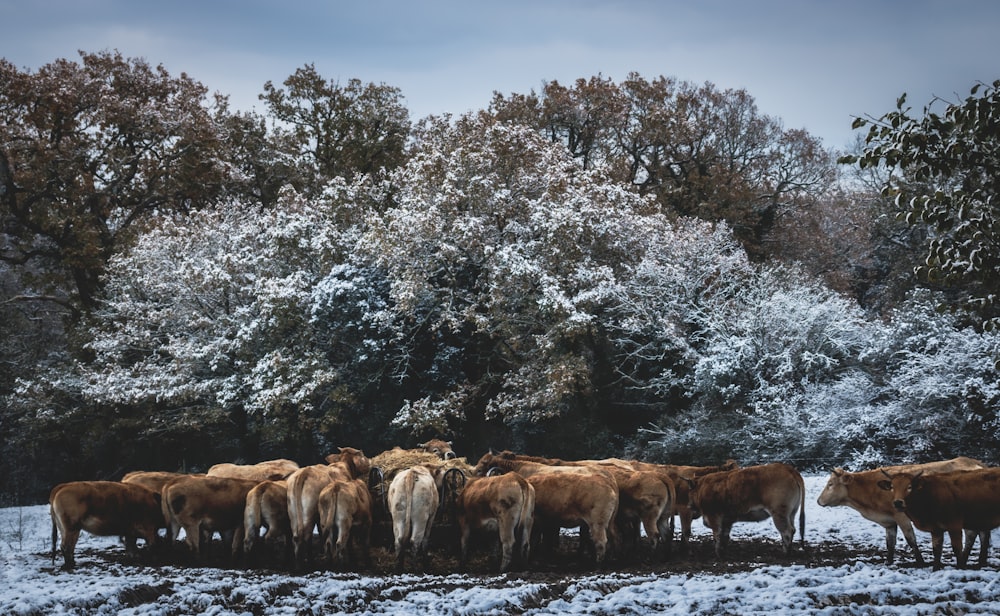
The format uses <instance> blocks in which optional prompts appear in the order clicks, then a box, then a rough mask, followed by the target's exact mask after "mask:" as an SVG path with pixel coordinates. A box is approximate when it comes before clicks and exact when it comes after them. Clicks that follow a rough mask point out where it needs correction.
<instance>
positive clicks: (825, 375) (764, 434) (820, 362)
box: [652, 267, 871, 461]
mask: <svg viewBox="0 0 1000 616" xmlns="http://www.w3.org/2000/svg"><path fill="white" fill-rule="evenodd" d="M681 301H685V300H683V299H682V300H681ZM686 301H687V302H688V304H687V306H680V308H679V311H678V312H679V314H681V315H683V316H684V317H685V318H686V319H687V320H688V321H689V325H688V327H689V332H688V333H687V335H686V339H687V340H688V344H689V348H688V349H687V350H686V351H687V352H686V355H685V357H684V361H683V362H681V363H680V367H675V368H674V370H673V374H672V376H673V378H674V381H673V384H674V386H676V387H678V388H680V390H681V391H683V393H684V395H685V396H687V397H689V398H691V406H690V408H688V409H685V410H683V411H682V412H680V413H668V414H666V415H665V416H664V419H663V420H661V421H660V422H659V427H658V428H655V429H653V431H652V432H653V434H654V435H655V436H656V437H657V438H656V439H655V440H656V441H657V446H658V447H659V448H661V450H662V452H663V453H664V454H665V455H681V456H683V457H685V458H691V457H706V456H711V457H715V458H719V457H730V456H732V455H733V454H738V455H739V457H740V458H741V459H743V460H746V461H760V460H767V459H770V458H775V457H784V458H790V457H802V456H806V457H810V458H813V459H817V458H820V457H825V456H827V455H830V452H829V451H828V448H829V438H830V436H831V435H832V434H833V431H834V429H835V427H836V426H837V424H838V422H839V421H840V418H839V417H840V414H839V412H838V411H837V410H836V409H834V408H830V406H829V405H828V404H821V402H822V401H823V399H824V396H826V395H827V392H829V391H832V392H838V393H837V395H844V393H843V387H844V383H845V380H846V381H849V382H854V380H855V379H856V378H857V375H858V373H859V371H861V367H860V362H859V360H858V357H859V354H860V353H861V351H862V350H863V349H864V348H865V345H866V344H867V342H868V341H869V340H870V337H871V332H870V331H869V325H868V324H867V322H866V320H865V319H864V315H863V314H862V312H861V311H860V309H858V307H857V306H856V305H855V304H853V303H852V302H850V301H849V300H846V299H845V298H843V297H842V296H840V295H838V294H836V293H835V292H832V291H830V290H829V289H827V288H825V287H823V286H822V285H820V284H819V283H816V282H814V281H812V280H810V279H808V278H807V277H805V276H802V275H801V274H798V273H797V272H796V271H795V270H785V269H777V268H770V267H742V268H735V269H731V270H730V271H729V272H728V275H727V272H725V271H723V272H720V275H719V276H718V278H717V279H715V280H713V286H712V289H711V293H707V294H704V295H702V297H700V298H698V301H697V302H692V301H690V300H686ZM831 395H832V394H831ZM727 452H728V453H727Z"/></svg>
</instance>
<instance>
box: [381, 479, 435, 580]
mask: <svg viewBox="0 0 1000 616" xmlns="http://www.w3.org/2000/svg"><path fill="white" fill-rule="evenodd" d="M388 502H389V515H390V516H392V534H393V537H394V541H395V550H396V567H397V569H399V570H402V569H403V567H404V561H405V559H406V552H407V551H409V552H411V553H412V555H413V558H414V560H420V561H421V562H422V564H423V565H424V566H426V564H427V562H426V561H427V542H428V541H430V537H431V526H432V525H433V524H434V516H435V515H436V514H437V510H438V504H439V502H440V499H439V495H438V484H437V481H435V476H434V474H433V473H432V472H431V471H430V469H428V468H426V467H424V466H413V467H410V468H407V469H404V470H402V471H400V472H399V473H397V474H396V476H395V477H393V479H392V482H391V483H390V484H389V491H388Z"/></svg>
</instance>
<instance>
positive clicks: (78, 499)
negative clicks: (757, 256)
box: [49, 440, 1000, 571]
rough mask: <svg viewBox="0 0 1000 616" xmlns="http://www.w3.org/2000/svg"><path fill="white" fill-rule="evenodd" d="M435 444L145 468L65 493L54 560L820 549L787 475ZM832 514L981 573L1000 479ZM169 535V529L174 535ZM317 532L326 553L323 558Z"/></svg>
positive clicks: (839, 498)
mask: <svg viewBox="0 0 1000 616" xmlns="http://www.w3.org/2000/svg"><path fill="white" fill-rule="evenodd" d="M420 447H421V449H420V450H409V451H410V452H412V453H413V454H414V455H418V459H419V460H421V461H422V462H421V463H414V464H411V465H408V466H405V467H403V468H394V469H392V471H391V472H390V473H386V472H384V469H381V468H379V467H377V466H374V465H373V464H372V460H369V458H367V457H366V456H365V455H364V453H363V452H361V451H360V450H358V449H354V448H350V447H344V448H341V449H340V451H339V452H338V453H336V454H331V455H329V456H327V458H326V461H325V462H326V463H325V464H314V465H311V466H305V467H301V468H300V467H299V465H298V464H296V463H295V462H293V461H290V460H271V461H268V462H261V463H259V464H254V465H236V464H217V465H215V466H213V467H212V468H210V469H209V470H208V472H207V473H205V474H179V473H167V472H155V471H137V472H132V473H128V474H127V475H125V477H123V478H122V480H121V481H117V482H116V481H77V482H70V483H63V484H59V485H57V486H56V487H54V488H53V489H52V491H51V493H50V495H49V504H50V509H51V515H52V560H53V564H54V563H55V557H56V542H57V539H58V537H59V536H60V535H61V537H62V543H61V546H60V548H61V551H62V555H63V559H64V562H63V568H64V569H72V568H73V566H74V549H75V546H76V543H77V540H78V538H79V536H80V532H81V531H82V530H86V531H88V532H89V533H92V534H95V535H106V536H121V537H123V539H124V541H125V546H126V549H127V550H129V551H130V552H133V553H134V552H135V551H136V542H137V539H138V538H142V539H144V541H145V542H146V545H147V550H146V551H147V552H148V551H150V548H153V547H154V546H161V547H158V548H157V549H163V550H166V551H167V553H169V551H170V550H176V549H178V548H177V547H176V542H177V540H178V538H179V536H180V530H181V529H183V530H184V533H185V540H184V541H185V544H186V551H188V552H189V553H191V554H193V555H194V557H198V555H199V554H201V553H202V551H203V550H204V548H205V545H206V543H207V542H208V541H209V540H211V538H212V535H213V533H216V532H218V533H220V534H221V535H222V536H223V538H224V540H225V541H226V542H227V543H226V545H227V546H228V547H227V551H229V550H230V548H231V556H232V558H234V559H235V558H239V557H240V556H245V557H246V558H248V559H250V558H251V557H252V556H253V555H254V554H256V553H258V552H259V551H260V548H261V545H262V544H265V545H272V546H273V545H275V544H277V545H283V546H284V547H285V549H284V550H283V552H284V554H283V558H284V559H285V560H286V564H290V565H291V566H292V567H294V568H297V569H301V568H303V567H311V566H313V565H314V564H315V563H316V561H317V560H318V559H319V558H320V556H321V557H322V559H323V560H324V561H325V562H326V563H328V564H329V565H330V566H336V567H343V566H351V565H357V564H363V565H364V566H370V565H371V557H370V546H371V536H372V530H373V527H377V526H379V525H382V526H388V527H390V528H391V531H392V532H391V534H392V538H393V543H394V549H395V557H396V565H397V567H398V568H399V569H403V568H404V567H405V558H406V557H407V555H412V556H413V557H414V559H417V560H420V561H422V562H423V563H424V564H425V565H426V559H427V549H428V542H429V539H430V536H431V529H432V526H434V524H435V523H436V522H435V520H437V521H438V523H440V521H441V520H442V519H444V518H447V519H449V520H452V521H454V525H455V526H456V527H457V534H458V545H459V549H460V564H461V566H464V565H465V563H466V561H467V558H468V553H469V546H470V539H471V537H472V535H473V533H474V532H475V533H478V534H481V535H484V536H488V537H492V538H494V540H499V545H500V562H499V567H500V570H501V571H507V570H508V569H509V568H510V567H512V566H513V565H515V564H519V565H521V566H528V564H529V562H530V561H531V559H536V558H539V559H543V558H546V556H547V555H549V554H551V550H552V549H553V548H554V546H555V544H556V543H557V542H558V540H559V535H560V529H561V528H574V527H579V528H580V534H581V546H586V548H587V549H588V554H589V558H590V559H591V560H592V562H593V563H595V564H597V565H600V564H601V563H602V562H603V561H604V560H605V558H606V556H607V555H608V553H609V550H614V549H619V550H621V549H628V547H629V546H635V545H636V544H637V542H639V541H644V542H647V543H648V544H649V546H650V547H651V549H652V551H653V553H654V554H656V555H657V556H658V557H666V556H668V555H669V554H670V550H671V544H672V541H673V535H674V519H675V518H677V519H678V520H679V521H680V525H681V533H680V540H681V550H682V551H685V552H686V551H687V543H688V540H689V537H690V533H691V523H692V520H693V519H695V518H697V517H699V516H700V517H702V518H703V520H704V523H705V525H706V526H707V527H708V528H710V529H711V530H712V534H713V538H714V542H715V552H716V556H717V557H719V556H722V555H723V553H724V551H725V549H726V545H727V544H728V542H729V534H730V530H731V529H732V526H733V524H734V523H735V522H745V521H761V520H765V519H767V518H769V517H770V518H771V519H772V520H773V522H774V526H775V528H776V529H777V530H778V532H779V534H780V536H781V544H782V548H783V550H784V552H785V553H786V554H788V553H790V551H791V550H792V546H793V540H794V535H795V528H796V525H795V518H796V514H798V528H799V533H800V541H801V542H802V544H803V545H804V544H805V497H806V490H805V484H804V482H803V479H802V476H801V475H800V474H799V472H798V471H796V470H795V469H794V468H793V467H791V466H789V465H787V464H783V463H773V464H764V465H760V466H750V467H745V468H740V467H738V465H737V464H736V463H735V462H733V461H731V460H730V461H728V462H727V463H726V464H723V465H720V466H678V465H669V464H653V463H648V462H641V461H636V460H621V459H617V458H612V459H604V460H574V461H568V460H560V459H547V458H539V457H533V456H525V455H517V454H513V453H511V452H502V453H493V452H490V453H488V454H486V455H484V456H483V457H482V458H481V459H480V460H479V461H478V463H477V464H476V465H475V467H472V466H469V465H468V464H465V463H464V461H463V462H462V464H456V462H457V459H456V457H455V453H454V451H453V450H452V449H451V444H450V443H447V442H444V441H441V440H433V441H429V442H427V443H424V444H422V445H421V446H420ZM393 451H394V452H395V451H400V452H402V451H403V450H400V449H398V448H397V449H395V450H393ZM419 456H425V457H422V458H421V457H419ZM375 460H379V457H378V456H377V457H376V458H375ZM818 503H819V504H820V505H821V506H824V507H829V506H848V507H851V508H853V509H855V510H857V511H858V512H860V513H861V515H863V516H864V517H865V518H867V519H869V520H872V521H874V522H876V523H877V524H879V525H881V526H883V527H884V528H885V529H886V547H887V550H888V555H887V560H888V562H890V563H891V562H892V561H893V558H894V548H895V544H896V533H897V528H901V529H902V530H903V535H904V537H905V538H906V541H907V543H908V544H909V545H910V547H911V548H912V550H913V553H914V555H915V558H916V560H917V561H918V562H919V563H923V559H922V557H921V555H920V550H919V548H918V547H917V543H916V537H915V536H914V532H913V526H916V527H917V528H918V529H920V530H922V531H925V532H929V533H931V536H932V546H933V555H934V561H933V564H934V566H935V568H940V567H941V552H942V546H943V537H944V534H945V533H946V532H947V533H948V535H949V537H950V539H951V542H952V547H953V549H954V551H955V556H956V562H957V564H958V565H959V566H965V565H966V564H967V562H968V557H969V554H970V552H971V550H972V547H973V545H974V542H975V540H976V538H977V537H979V539H980V558H979V566H983V565H984V564H985V562H986V559H987V555H988V551H989V538H990V531H991V530H992V529H993V528H996V527H998V526H1000V468H987V467H986V466H984V465H983V464H981V463H980V462H978V461H976V460H972V459H969V458H956V459H953V460H947V461H942V462H933V463H929V464H919V465H907V466H893V467H883V468H879V469H875V470H870V471H862V472H847V471H844V470H843V469H839V468H838V469H835V470H834V471H833V473H832V474H831V475H830V478H829V481H828V482H827V484H826V486H825V488H824V489H823V491H822V493H821V494H820V496H819V500H818ZM160 529H166V534H165V537H164V538H161V537H160V535H159V531H160ZM317 530H318V536H319V542H318V545H319V546H321V549H322V555H316V554H314V553H313V552H314V549H315V547H314V543H316V542H315V536H316V532H317ZM262 531H266V532H264V534H263V536H262V535H261V533H262ZM963 531H964V532H965V541H964V543H963V541H962V533H963ZM643 534H644V535H645V538H643V537H642V536H643ZM230 542H231V543H230ZM182 549H183V548H182ZM359 561H360V562H359Z"/></svg>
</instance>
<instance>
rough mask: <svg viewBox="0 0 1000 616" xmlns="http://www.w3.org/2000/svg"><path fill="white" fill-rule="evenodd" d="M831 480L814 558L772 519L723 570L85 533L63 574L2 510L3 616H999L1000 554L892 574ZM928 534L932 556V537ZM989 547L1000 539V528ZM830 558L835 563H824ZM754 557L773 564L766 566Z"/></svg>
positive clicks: (737, 542)
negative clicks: (236, 554) (161, 554)
mask: <svg viewBox="0 0 1000 616" xmlns="http://www.w3.org/2000/svg"><path fill="white" fill-rule="evenodd" d="M825 480H826V478H825V477H818V476H815V477H807V478H806V484H807V489H808V492H809V497H808V500H807V503H806V529H807V530H806V541H807V543H808V544H810V545H811V546H812V547H811V549H810V551H811V552H813V556H811V557H808V558H806V557H799V558H794V557H793V558H792V559H791V560H790V561H789V562H787V563H785V564H780V557H779V558H775V557H774V551H775V550H776V549H777V548H776V545H777V541H776V538H777V532H776V531H775V530H774V526H773V524H772V523H771V522H770V521H766V522H761V523H755V524H752V523H746V524H738V525H737V526H736V527H735V528H734V530H733V541H734V547H736V548H737V552H738V554H737V555H736V556H735V557H734V558H733V559H731V561H730V563H728V564H727V565H724V566H714V565H711V566H709V565H706V566H699V567H693V568H692V569H691V570H685V565H684V563H680V564H678V563H676V562H675V563H674V564H672V565H668V566H662V567H659V568H658V567H656V566H652V567H645V568H629V570H628V571H627V572H621V571H616V572H610V571H609V572H601V573H580V574H576V575H572V574H571V575H565V574H561V573H560V574H552V573H548V574H531V573H527V574H525V573H522V574H511V575H488V574H486V575H460V574H442V575H415V574H404V575H356V574H340V573H336V574H335V573H329V572H314V573H309V574H303V575H291V574H287V573H278V572H272V571H261V570H239V569H222V568H195V567H179V566H162V567H150V566H142V565H132V564H128V562H129V561H128V559H127V558H125V557H124V556H123V554H122V553H123V549H122V547H121V545H120V544H119V543H118V541H117V540H116V539H114V538H100V537H91V536H89V535H87V534H86V533H84V535H83V536H82V537H81V539H80V543H79V545H78V546H77V561H78V566H77V569H76V570H75V571H74V572H72V573H65V572H62V571H60V570H59V569H58V565H59V564H60V562H61V561H59V560H57V564H56V567H53V566H52V564H51V561H50V551H49V550H50V541H51V540H50V533H51V522H50V520H49V516H48V507H47V506H38V507H24V508H11V509H0V558H2V564H0V614H3V615H8V614H17V615H29V614H30V615H38V616H42V615H49V614H171V615H173V614H218V615H223V614H253V615H264V614H266V615H285V614H287V615H289V616H298V615H305V614H419V613H425V614H651V613H663V614H685V615H687V614H762V613H770V614H778V613H780V614H1000V572H998V568H997V566H998V562H997V561H998V556H997V554H996V551H995V550H994V552H993V553H992V554H991V559H990V564H989V567H987V568H986V569H984V570H981V571H975V570H959V569H955V568H953V567H946V568H945V569H944V570H942V571H931V570H930V568H915V567H913V566H912V564H911V563H912V562H913V561H912V556H911V555H910V554H909V552H908V550H906V547H905V544H904V542H903V539H902V534H900V538H899V542H900V546H899V548H898V549H897V564H896V565H892V566H887V565H884V564H882V560H881V558H882V553H883V551H884V543H885V533H884V531H883V530H882V528H881V527H879V526H876V525H875V524H874V523H872V522H868V521H867V520H864V519H863V518H861V517H860V516H859V515H857V513H855V512H854V511H853V510H851V509H847V508H842V507H837V508H829V509H828V508H822V507H819V506H818V505H817V504H816V497H817V496H818V494H819V491H820V490H821V489H822V486H823V484H824V482H825ZM695 533H696V537H697V539H698V541H699V542H700V545H701V548H702V549H701V553H702V554H701V556H700V558H704V559H709V560H711V557H710V545H709V543H708V537H709V536H710V535H709V533H708V531H707V530H706V529H705V528H704V527H703V526H702V525H701V523H700V522H697V521H696V523H695ZM796 536H797V535H796ZM918 539H919V540H920V542H921V546H922V548H923V552H924V556H925V558H927V559H928V560H930V541H929V537H928V535H926V534H923V533H919V532H918ZM993 542H994V545H998V544H1000V532H997V531H995V532H994V535H993ZM824 550H827V551H833V552H835V554H834V556H833V558H826V559H824V558H822V557H821V556H822V552H823V551H824ZM758 552H760V553H765V554H767V553H770V554H771V557H769V558H764V559H761V560H759V561H758V560H756V558H755V557H754V554H756V553H758ZM841 553H843V555H844V556H843V558H841V556H840V554H841ZM950 554H951V552H950V546H946V555H948V556H949V557H950ZM975 557H976V552H974V553H973V558H975ZM732 561H742V562H732ZM776 561H777V562H778V563H779V564H775V562H776ZM946 562H947V563H950V564H953V562H954V561H953V559H951V558H948V559H946Z"/></svg>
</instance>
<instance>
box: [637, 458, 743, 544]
mask: <svg viewBox="0 0 1000 616" xmlns="http://www.w3.org/2000/svg"><path fill="white" fill-rule="evenodd" d="M631 465H632V467H633V468H635V469H636V470H643V471H653V472H658V473H665V474H666V475H667V477H668V478H669V479H670V480H671V482H672V483H673V485H674V489H675V493H674V498H673V500H672V502H673V507H672V510H671V519H670V522H671V524H672V523H673V516H674V515H676V516H677V518H678V519H679V520H680V523H681V551H682V552H684V553H686V552H687V551H688V541H689V540H690V538H691V522H692V520H694V518H695V517H696V516H695V515H694V512H693V511H692V510H691V505H690V497H689V495H688V493H689V491H690V486H689V485H688V482H686V481H684V480H683V479H682V478H688V479H691V478H694V477H702V476H704V475H708V474H711V473H718V472H719V471H731V470H735V469H737V468H739V465H738V464H737V463H736V461H735V460H727V461H726V463H725V464H722V465H717V466H684V465H677V464H655V463H652V462H641V461H633V462H631ZM661 532H665V531H664V530H663V529H662V528H661ZM669 532H670V535H668V536H667V537H666V539H667V542H668V543H667V547H668V548H669V547H670V543H669V542H670V541H671V540H672V538H673V528H672V526H671V528H670V531H669Z"/></svg>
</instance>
